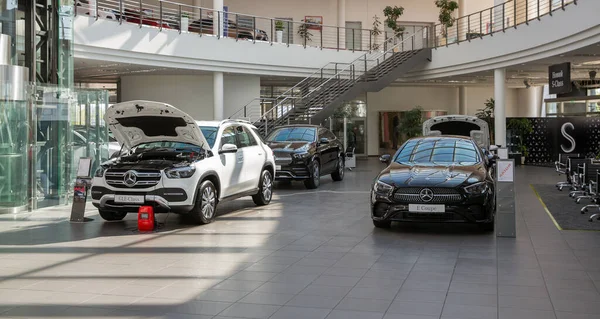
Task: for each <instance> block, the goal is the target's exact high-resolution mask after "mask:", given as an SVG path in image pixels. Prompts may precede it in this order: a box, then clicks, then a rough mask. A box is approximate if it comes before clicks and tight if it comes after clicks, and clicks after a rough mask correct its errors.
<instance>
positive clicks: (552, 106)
mask: <svg viewBox="0 0 600 319" xmlns="http://www.w3.org/2000/svg"><path fill="white" fill-rule="evenodd" d="M544 102H545V105H546V116H547V117H562V116H588V117H590V116H599V115H600V95H592V96H582V97H569V98H556V99H546V100H545V101H544Z"/></svg>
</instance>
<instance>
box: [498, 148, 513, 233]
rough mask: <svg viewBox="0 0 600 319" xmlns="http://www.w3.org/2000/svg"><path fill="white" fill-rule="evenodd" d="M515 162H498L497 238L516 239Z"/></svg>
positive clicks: (509, 160)
mask: <svg viewBox="0 0 600 319" xmlns="http://www.w3.org/2000/svg"><path fill="white" fill-rule="evenodd" d="M514 181H515V160H514V159H498V161H497V162H496V226H495V228H496V236H498V237H512V238H514V237H516V235H517V230H516V228H517V225H516V217H515V211H516V210H515V183H514Z"/></svg>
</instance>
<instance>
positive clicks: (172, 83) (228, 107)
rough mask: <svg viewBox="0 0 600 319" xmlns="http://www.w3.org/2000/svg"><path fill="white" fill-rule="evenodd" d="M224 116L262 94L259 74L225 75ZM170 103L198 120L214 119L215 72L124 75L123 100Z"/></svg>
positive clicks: (122, 79) (122, 83) (122, 78)
mask: <svg viewBox="0 0 600 319" xmlns="http://www.w3.org/2000/svg"><path fill="white" fill-rule="evenodd" d="M223 81H224V91H225V97H224V105H225V110H224V116H225V117H229V116H230V115H232V114H233V113H234V112H236V111H237V110H239V109H240V108H241V107H243V106H244V105H245V104H246V103H248V102H249V101H251V100H252V99H254V98H257V97H259V96H260V77H258V76H239V75H237V76H234V75H224V79H223ZM138 99H141V100H151V101H159V102H164V103H168V104H171V105H173V106H175V107H177V108H179V109H181V110H183V111H184V112H186V113H188V114H189V115H191V116H192V117H193V118H194V119H197V120H212V119H213V118H214V116H213V114H214V113H213V77H212V75H150V76H149V75H133V76H123V77H121V100H122V101H128V100H138Z"/></svg>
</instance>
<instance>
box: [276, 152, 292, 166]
mask: <svg viewBox="0 0 600 319" xmlns="http://www.w3.org/2000/svg"><path fill="white" fill-rule="evenodd" d="M274 155H275V164H277V165H289V164H290V163H292V157H291V156H290V153H288V152H274Z"/></svg>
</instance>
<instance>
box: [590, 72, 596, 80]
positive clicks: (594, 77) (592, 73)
mask: <svg viewBox="0 0 600 319" xmlns="http://www.w3.org/2000/svg"><path fill="white" fill-rule="evenodd" d="M590 79H592V80H594V79H596V71H590Z"/></svg>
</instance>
